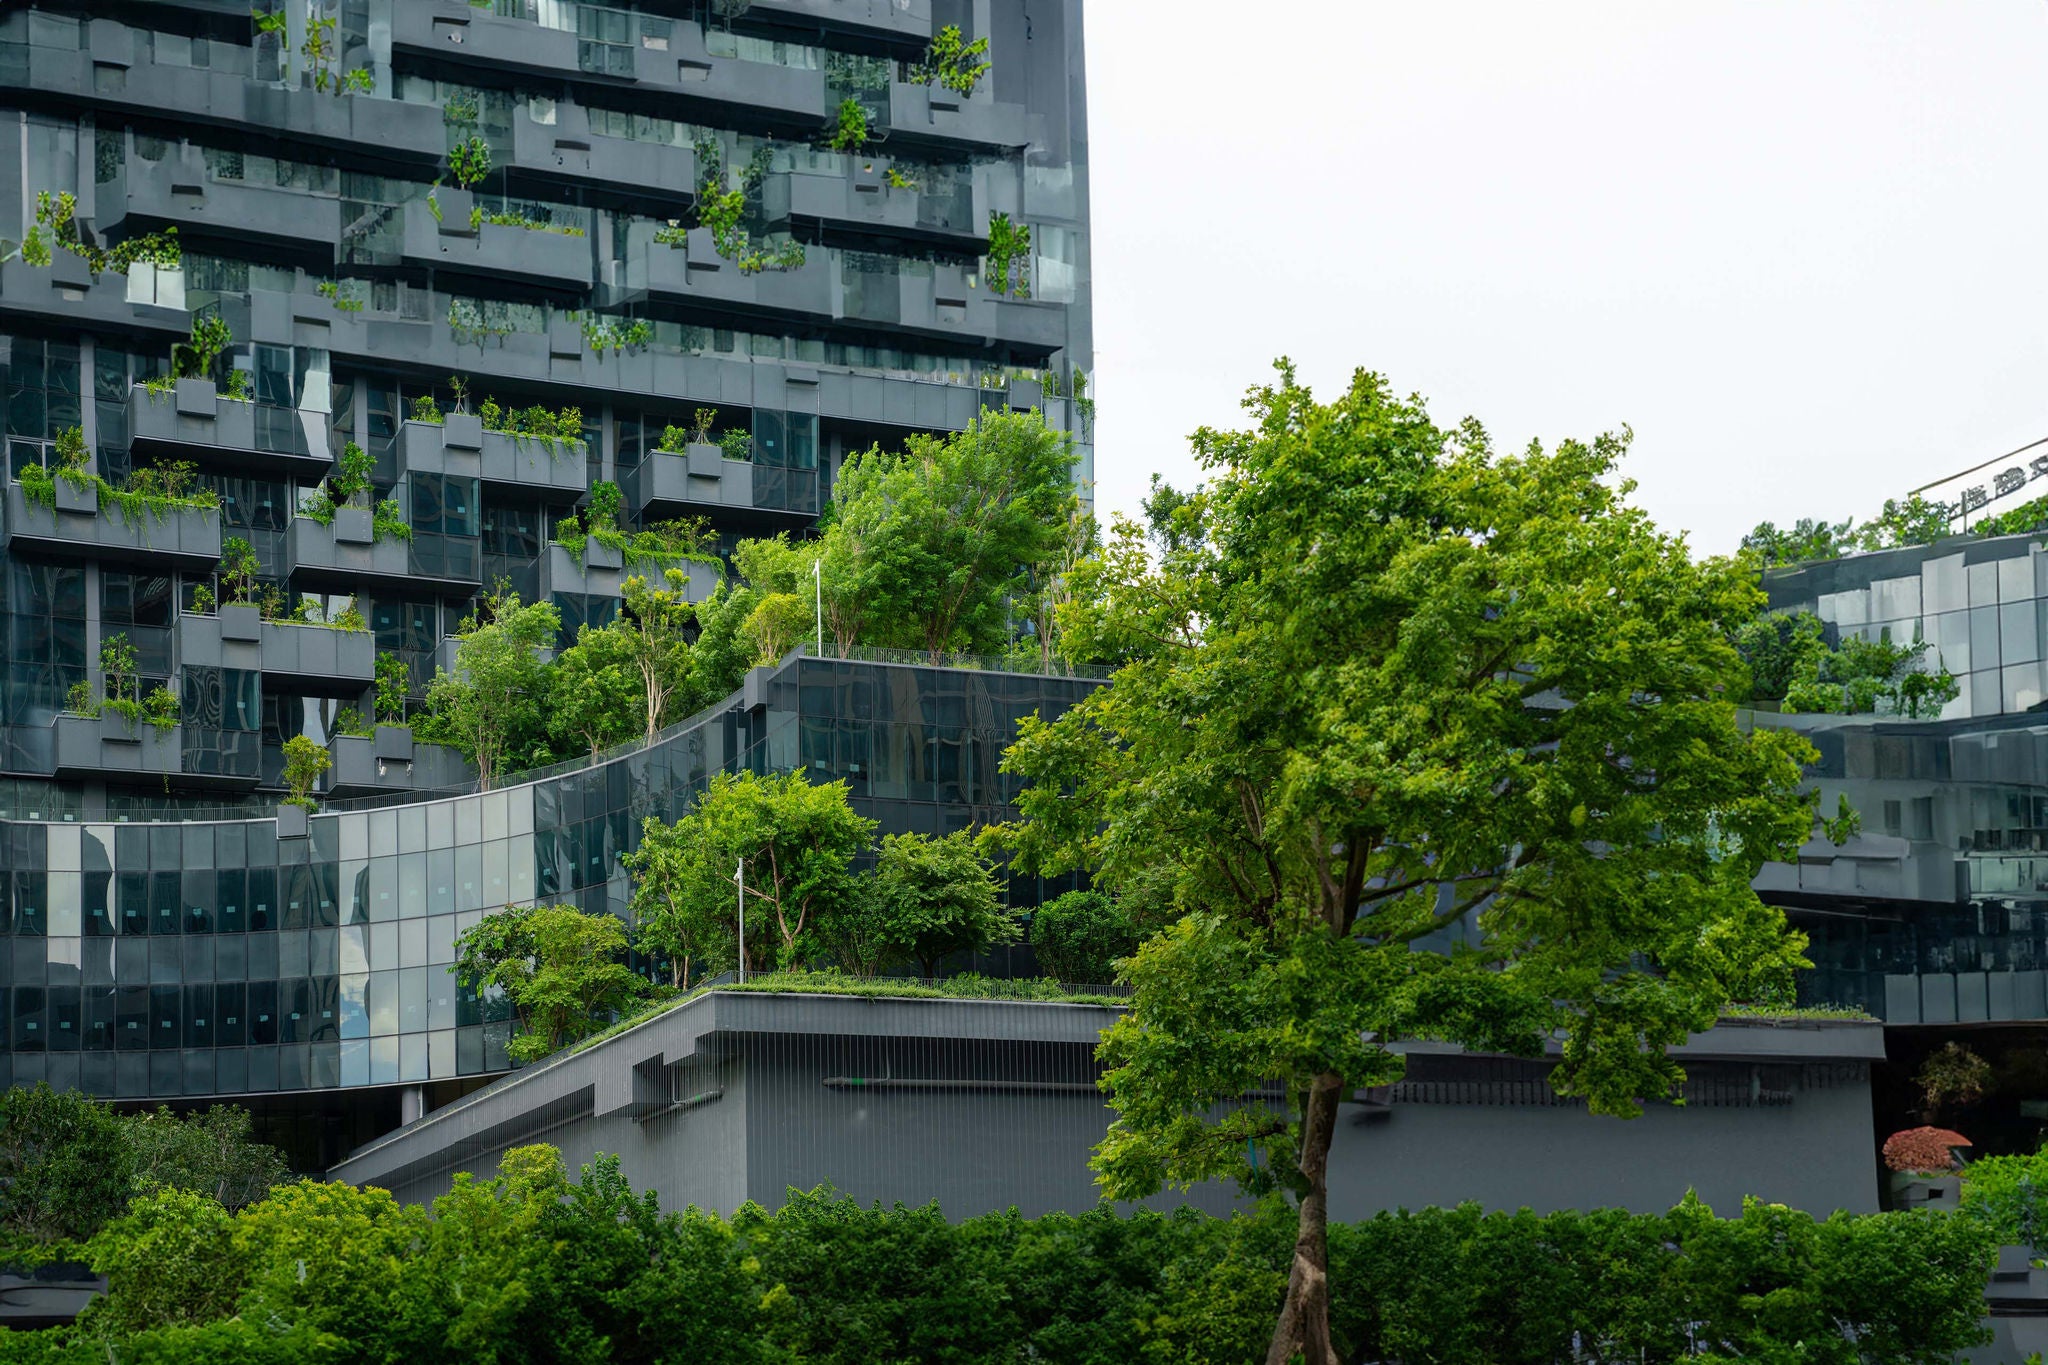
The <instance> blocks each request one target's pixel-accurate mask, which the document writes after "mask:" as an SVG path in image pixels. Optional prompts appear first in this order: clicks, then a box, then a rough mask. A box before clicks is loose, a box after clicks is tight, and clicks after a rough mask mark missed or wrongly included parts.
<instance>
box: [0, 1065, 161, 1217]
mask: <svg viewBox="0 0 2048 1365" xmlns="http://www.w3.org/2000/svg"><path fill="white" fill-rule="evenodd" d="M134 1168H135V1158H134V1154H133V1152H132V1150H131V1149H130V1147H129V1146H128V1144H127V1142H126V1141H124V1140H123V1137H122V1132H121V1121H120V1120H119V1119H118V1118H116V1117H115V1116H114V1113H113V1111H112V1110H110V1109H108V1108H107V1107H106V1106H105V1105H102V1104H98V1103H95V1102H94V1101H92V1100H90V1099H88V1098H87V1097H85V1096H84V1095H80V1094H78V1093H76V1092H73V1091H66V1092H61V1093H60V1092H58V1091H55V1090H52V1089H50V1087H49V1086H48V1085H45V1084H41V1083H38V1084H37V1085H36V1086H35V1087H34V1088H32V1089H31V1088H29V1087H25V1086H14V1087H12V1088H10V1089H9V1090H7V1091H6V1092H5V1093H4V1094H0V1239H4V1241H5V1243H6V1244H7V1245H8V1246H9V1247H14V1246H19V1245H21V1244H23V1243H35V1242H51V1241H59V1240H70V1241H82V1240H83V1239H85V1238H87V1237H90V1236H91V1235H92V1234H93V1233H95V1232H97V1231H98V1230H99V1228H100V1227H101V1225H103V1224H104V1223H106V1221H107V1220H108V1219H110V1218H114V1217H116V1216H118V1215H119V1214H120V1212H121V1210H122V1209H123V1208H124V1207H125V1206H126V1204H127V1200H128V1193H129V1181H130V1179H131V1178H132V1176H133V1173H134Z"/></svg>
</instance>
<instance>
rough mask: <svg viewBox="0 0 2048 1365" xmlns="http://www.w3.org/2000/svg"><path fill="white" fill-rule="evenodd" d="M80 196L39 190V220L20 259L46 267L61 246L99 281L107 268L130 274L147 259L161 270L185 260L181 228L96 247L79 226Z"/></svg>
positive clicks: (171, 268) (22, 246)
mask: <svg viewBox="0 0 2048 1365" xmlns="http://www.w3.org/2000/svg"><path fill="white" fill-rule="evenodd" d="M77 215H78V196H77V195H75V194H72V193H71V192H69V191H68V190H67V191H63V192H60V193H57V194H52V193H50V191H48V190H38V191H36V220H35V223H34V224H33V225H32V226H31V227H30V228H29V230H28V233H27V235H26V236H24V237H23V238H22V243H21V259H22V260H23V262H25V263H26V264H28V265H33V266H46V265H48V264H50V262H51V260H52V259H53V256H52V253H51V247H52V245H53V244H54V245H56V246H61V247H63V248H64V249H65V250H66V251H68V252H70V253H71V254H72V255H74V256H76V257H78V258H79V259H80V260H82V261H84V262H85V268H86V271H87V272H88V273H89V274H91V276H92V277H93V278H94V279H95V280H97V279H98V278H99V277H100V276H101V275H103V274H105V273H107V272H108V271H110V270H111V271H113V272H114V273H115V274H117V275H125V274H127V273H128V270H129V267H131V266H133V265H135V264H136V263H138V262H142V261H147V262H148V263H150V264H151V265H154V266H156V267H157V268H158V269H161V270H175V269H177V268H178V265H179V263H180V261H181V259H182V257H181V256H180V255H179V252H178V230H177V229H176V228H174V227H170V228H165V229H164V230H163V231H162V232H152V233H149V234H148V235H146V236H142V237H130V238H129V239H128V240H127V241H125V242H118V243H116V244H115V245H114V246H112V247H110V248H106V249H102V248H100V247H97V246H94V245H93V244H92V243H91V242H89V241H87V240H86V239H85V234H84V233H82V232H80V231H79V229H78V222H77Z"/></svg>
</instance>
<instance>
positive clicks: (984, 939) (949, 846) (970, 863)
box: [869, 830, 1019, 977]
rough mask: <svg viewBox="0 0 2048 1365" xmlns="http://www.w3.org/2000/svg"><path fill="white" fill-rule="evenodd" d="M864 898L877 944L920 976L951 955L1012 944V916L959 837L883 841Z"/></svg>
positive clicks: (965, 836)
mask: <svg viewBox="0 0 2048 1365" xmlns="http://www.w3.org/2000/svg"><path fill="white" fill-rule="evenodd" d="M869 894H870V900H869V906H870V913H872V914H873V915H874V916H875V917H876V920H877V928H878V930H879V935H880V937H881V938H882V939H883V940H884V941H885V942H887V943H888V944H890V945H891V946H892V947H893V948H894V949H895V951H896V952H899V953H901V954H902V955H904V956H906V957H908V958H910V959H912V960H913V961H915V962H916V963H917V964H918V970H919V971H920V972H922V973H923V974H924V975H925V976H927V977H931V976H937V975H938V969H939V964H940V963H941V962H943V961H944V960H945V959H946V958H949V957H951V956H953V955H954V954H955V953H982V952H987V951H988V950H989V949H990V948H992V947H995V946H996V945H997V944H1002V943H1014V942H1015V941H1016V940H1017V937H1018V933H1019V929H1018V924H1017V919H1016V916H1015V915H1013V914H1012V913H1011V912H1010V910H1009V908H1008V907H1007V906H1005V905H1004V904H1003V898H1002V890H1001V888H1000V887H999V886H998V885H997V884H996V879H995V875H994V873H993V872H992V871H991V870H990V869H989V865H988V864H987V863H986V862H983V861H982V859H981V855H980V854H978V853H976V852H975V850H974V837H973V835H971V834H970V833H968V832H967V831H966V830H959V831H956V832H954V833H952V834H948V835H945V836H943V837H940V838H932V837H930V836H928V835H923V834H891V835H889V836H888V837H887V838H885V839H883V840H882V846H881V848H880V849H879V850H877V852H876V855H875V871H874V881H873V885H872V887H870V888H869Z"/></svg>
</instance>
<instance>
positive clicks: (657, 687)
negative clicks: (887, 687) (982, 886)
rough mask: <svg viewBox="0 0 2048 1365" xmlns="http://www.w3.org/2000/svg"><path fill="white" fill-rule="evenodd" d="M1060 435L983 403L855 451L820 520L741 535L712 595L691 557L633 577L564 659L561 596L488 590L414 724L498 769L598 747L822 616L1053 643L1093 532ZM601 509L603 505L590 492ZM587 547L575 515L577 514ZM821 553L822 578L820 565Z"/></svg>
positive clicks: (741, 669) (961, 644) (881, 633)
mask: <svg viewBox="0 0 2048 1365" xmlns="http://www.w3.org/2000/svg"><path fill="white" fill-rule="evenodd" d="M1073 460H1074V456H1073V452H1072V451H1071V449H1070V448H1069V445H1068V442H1067V438H1066V436H1065V435H1064V434H1063V433H1061V432H1058V431H1055V430H1052V429H1049V428H1047V427H1046V425H1045V422H1044V419H1043V418H1042V417H1041V416H1040V415H1039V414H1037V413H1021V414H1020V413H1007V412H1006V413H993V412H992V413H985V414H983V415H982V417H981V418H980V419H979V420H978V421H977V422H976V423H975V424H974V426H972V427H971V428H970V429H969V430H967V431H963V432H959V433H956V434H954V435H952V436H948V437H946V438H944V439H938V438H927V437H913V438H911V440H910V442H909V444H908V447H907V448H906V449H905V450H903V451H901V452H895V453H887V452H883V451H881V450H880V449H875V450H870V451H868V452H867V453H865V454H862V455H856V456H854V457H852V458H850V459H849V460H848V461H847V462H846V464H845V466H844V467H843V468H842V469H841V471H840V473H839V476H838V478H837V480H836V481H835V483H834V491H833V503H832V506H831V508H830V509H829V510H828V512H827V514H826V516H825V518H824V522H823V527H822V529H821V531H820V534H819V536H818V538H817V539H815V540H811V541H799V542H792V541H791V540H789V539H788V538H787V537H786V536H781V535H778V536H773V537H766V538H761V539H755V540H745V541H741V542H740V543H739V544H738V545H737V546H736V547H734V549H733V551H732V555H731V561H732V572H731V573H730V574H727V575H725V576H724V579H723V581H722V582H721V583H720V584H719V585H718V586H717V588H716V589H715V590H714V591H713V592H712V593H711V595H710V596H709V598H708V599H707V600H704V601H700V602H692V601H690V600H689V592H688V583H687V580H686V578H685V575H684V571H683V570H681V569H679V568H674V567H667V568H660V567H656V568H655V569H654V570H653V571H650V572H648V573H643V574H635V575H633V576H632V577H630V578H628V579H627V581H626V583H625V587H624V593H623V598H624V601H623V610H622V611H621V612H620V614H619V616H618V618H617V619H616V620H614V621H613V622H611V623H610V624H608V625H606V626H603V627H592V626H588V625H585V626H582V627H580V628H579V629H578V631H577V634H576V640H575V643H574V644H573V645H571V646H570V647H569V648H567V649H565V650H563V651H562V653H561V655H560V657H559V658H557V659H556V660H555V661H554V664H553V666H552V667H550V666H548V665H547V664H546V663H544V662H543V653H542V651H544V650H546V649H550V648H552V647H553V646H554V644H555V642H556V640H557V638H558V637H559V635H560V631H561V618H560V614H559V612H557V611H556V609H555V608H554V606H553V605H551V604H549V603H522V602H521V601H520V600H519V599H518V597H517V596H516V595H515V594H512V593H510V592H509V591H504V590H501V591H499V592H497V593H494V594H489V595H487V596H486V598H485V599H484V601H483V604H482V605H481V607H480V608H479V610H478V611H477V612H476V613H475V614H474V616H472V617H471V618H470V619H469V620H467V621H465V622H464V624H463V629H462V631H461V634H460V643H459V644H458V646H457V654H456V667H455V669H454V671H452V672H445V671H444V672H442V673H441V674H439V675H437V676H436V678H435V679H434V680H433V682H432V684H431V685H430V686H429V688H428V692H427V714H426V715H425V716H424V717H422V718H420V719H419V720H418V721H417V722H416V728H417V729H418V731H419V734H420V737H421V738H423V739H428V740H432V741H436V742H440V743H447V744H452V745H454V746H456V747H457V748H459V749H461V750H462V752H463V753H464V754H465V755H466V756H467V757H468V758H469V759H470V760H471V761H472V762H474V763H475V764H476V765H477V768H478V770H479V772H480V773H481V775H482V778H483V781H484V783H485V784H486V785H492V784H494V783H495V782H496V781H497V780H498V779H499V778H500V777H502V776H503V775H504V774H506V773H509V772H514V771H519V770H523V769H528V768H533V767H540V766H544V765H546V764H548V763H552V762H557V761H560V760H564V759H569V758H576V757H579V756H582V755H585V754H594V753H597V752H600V751H602V750H604V749H606V748H609V747H612V746H614V745H618V744H623V743H625V742H627V741H629V740H632V739H635V738H641V739H645V740H651V739H652V738H653V737H654V735H655V734H656V733H657V732H658V731H659V730H660V729H661V728H662V727H663V726H665V725H671V724H674V723H675V722H677V721H679V720H682V719H684V718H686V717H688V716H691V715H693V714H695V713H696V712H697V711H699V710H702V709H703V708H704V707H706V706H708V705H710V704H711V703H713V702H715V701H717V700H719V699H720V698H722V697H725V696H727V695H728V694H730V693H731V692H732V691H734V690H735V689H736V688H738V687H739V685H740V682H741V680H742V679H743V678H744V677H745V674H746V671H747V669H748V668H749V667H751V666H752V665H754V664H757V663H772V662H775V661H776V660H777V659H779V658H780V657H781V656H782V655H783V654H784V653H786V652H787V651H788V650H789V649H790V648H791V647H793V646H795V645H797V644H799V643H802V642H804V641H807V640H811V639H813V638H814V637H815V636H816V635H817V634H818V631H819V618H818V603H819V602H820V601H821V600H822V602H823V606H824V613H825V614H824V628H823V634H824V635H825V636H826V637H827V639H828V640H829V642H830V647H831V648H834V649H836V650H838V651H839V652H840V654H841V655H842V656H844V655H845V654H846V653H848V652H849V651H851V650H852V649H854V648H855V647H857V646H875V647H880V648H890V649H912V650H917V651H920V652H923V653H925V654H927V655H929V656H931V657H933V658H935V659H936V658H938V657H940V656H942V655H944V654H947V653H956V652H969V653H984V654H1006V653H1007V654H1015V655H1018V656H1020V658H1021V657H1027V656H1028V657H1029V658H1032V659H1035V660H1037V661H1039V662H1042V663H1049V662H1050V661H1051V659H1052V657H1053V655H1054V653H1055V649H1056V641H1055V636H1056V630H1057V627H1056V624H1055V621H1056V614H1057V610H1058V608H1059V605H1060V603H1062V602H1064V601H1066V600H1068V598H1069V597H1070V596H1071V592H1072V587H1071V575H1072V573H1073V571H1074V570H1075V568H1076V566H1077V565H1078V564H1079V563H1080V562H1081V560H1082V559H1083V558H1084V557H1085V556H1086V555H1087V554H1088V553H1090V552H1091V551H1092V550H1093V548H1094V545H1095V535H1094V523H1093V520H1092V519H1091V518H1089V517H1088V516H1087V515H1086V513H1085V511H1084V510H1083V508H1082V505H1081V502H1080V499H1079V497H1078V495H1077V494H1076V492H1075V490H1074V488H1073V486H1072V482H1071V471H1072V467H1073ZM590 515H591V517H592V522H591V524H592V525H593V526H597V525H600V524H605V525H609V524H610V522H609V521H608V520H607V518H608V517H615V515H616V513H615V512H606V511H604V510H603V509H600V508H597V507H595V506H593V508H592V511H591V514H590ZM577 529H578V532H579V544H578V548H579V550H580V532H581V530H582V524H581V523H580V522H579V523H578V527H577ZM814 570H815V575H816V576H815V578H814Z"/></svg>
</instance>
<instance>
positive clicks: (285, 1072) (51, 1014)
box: [0, 658, 1096, 1098]
mask: <svg viewBox="0 0 2048 1365" xmlns="http://www.w3.org/2000/svg"><path fill="white" fill-rule="evenodd" d="M1095 685H1096V683H1095V681H1094V680H1091V679H1080V678H1058V677H1039V676H1031V675H1025V674H1015V673H1002V672H991V671H978V670H972V669H959V668H938V667H929V666H913V665H905V664H892V663H880V662H874V661H867V660H856V661H840V660H831V659H811V658H796V659H792V660H789V661H786V662H785V663H783V664H782V665H780V666H779V667H777V668H775V669H773V670H761V671H760V672H759V673H758V674H757V675H756V676H755V677H754V678H752V679H750V680H749V685H748V687H747V688H746V689H745V690H744V691H743V692H741V693H739V694H737V695H735V696H734V697H732V698H730V699H729V700H728V701H727V702H726V703H724V704H723V705H721V706H720V707H718V708H715V709H713V710H711V711H708V712H706V713H704V714H702V715H700V716H698V717H695V718H693V719H692V720H689V721H686V722H684V723H682V724H681V725H678V726H676V727H673V728H671V729H670V730H669V731H668V732H666V733H665V734H664V735H663V736H662V737H661V738H660V739H659V740H658V741H657V742H656V743H655V744H654V745H653V746H651V747H649V748H645V749H638V750H633V751H630V752H624V753H620V754H617V755H615V756H612V757H609V758H607V759H604V760H603V761H600V762H598V763H596V764H593V765H587V766H584V767H581V768H576V769H573V770H570V771H567V772H553V773H550V774H548V775H545V776H540V777H537V778H535V779H533V780H528V781H524V782H521V783H519V784H517V785H514V786H509V787H506V788H504V789H501V790H498V791H493V792H486V793H476V794H466V795H460V796H451V797H447V798H444V799H440V800H430V801H419V800H415V801H413V802H411V803H409V804H402V805H386V806H381V807H372V808H368V809H355V810H346V811H340V812H337V813H334V814H326V815H318V816H315V817H314V818H313V820H312V821H311V833H310V836H309V837H308V838H305V839H285V840H280V839H279V838H278V837H277V830H276V824H275V822H274V821H273V820H267V819H266V820H222V821H188V822H180V823H161V824H106V823H93V822H83V823H56V822H40V821H0V869H4V871H0V939H4V943H0V1019H4V1021H5V1029H6V1034H5V1038H6V1050H5V1052H4V1054H0V1083H7V1082H10V1081H11V1082H13V1083H18V1084H33V1083H34V1082H36V1081H39V1080H48V1081H49V1082H51V1083H52V1084H53V1085H57V1086H60V1087H66V1086H68V1087H75V1088H79V1089H83V1090H86V1091H88V1092H90V1093H93V1094H99V1095H106V1096H112V1097H119V1098H145V1097H174V1096H209V1095H235V1094H261V1093H267V1092H274V1091H303V1090H315V1089H324V1088H329V1087H335V1086H374V1085H387V1084H396V1083H407V1082H424V1081H439V1080H449V1079H455V1078H458V1077H463V1076H477V1075H485V1074H488V1073H491V1072H496V1071H502V1070H504V1069H505V1068H506V1066H507V1062H506V1057H505V1045H506V1043H507V1042H508V1041H509V1039H510V1035H511V1023H510V1020H509V1018H508V1017H507V1015H506V1012H505V1010H504V1008H503V1007H502V1005H501V1004H500V1003H499V1002H498V1001H496V1000H494V999H483V1000H480V999H478V998H476V997H475V996H474V995H473V994H470V993H467V992H464V991H462V990H461V989H459V988H458V987H457V986H456V984H455V979H454V976H453V974H452V970H451V969H452V964H453V962H454V957H455V947H454V945H455V939H456V936H457V935H458V934H460V933H461V932H462V931H463V930H464V929H466V928H468V927H469V926H470V925H472V924H474V923H475V922H476V921H477V920H478V919H479V918H481V917H482V916H483V915H484V914H486V913H488V912H489V911H492V910H495V909H499V908H502V907H504V906H507V905H515V904H522V903H527V902H532V901H536V900H540V901H562V902H570V903H574V904H577V905H580V906H582V907H583V908H585V909H587V910H603V911H610V912H612V913H614V914H619V915H622V916H623V915H624V914H625V913H626V906H627V901H628V898H629V896H630V886H629V884H628V880H627V878H626V875H625V873H624V871H623V869H622V868H621V866H620V862H619V860H620V857H621V855H622V854H624V853H626V852H628V851H630V850H631V849H632V848H634V847H635V846H636V845H637V843H638V839H639V832H640V827H641V821H642V820H643V819H644V818H645V817H647V816H650V815H653V816H659V817H661V818H663V819H672V818H674V817H675V816H676V815H677V814H679V813H680V812H682V811H683V810H685V809H687V808H688V806H689V804H690V802H691V801H692V799H693V798H694V796H695V794H696V793H697V792H699V791H701V790H702V789H703V786H704V784H705V782H706V781H707V780H708V779H709V778H710V776H711V775H712V774H713V773H716V772H721V771H734V770H738V769H741V768H745V769H750V770H753V771H756V772H787V771H793V770H799V769H800V770H802V771H804V772H806V773H808V774H809V775H810V776H811V778H812V779H813V780H814V781H818V782H831V781H838V780H842V779H843V780H845V781H846V782H847V783H848V786H849V789H850V790H851V792H852V795H853V799H854V803H855V805H856V807H857V808H859V809H860V810H861V812H862V813H863V814H866V815H869V816H871V817H873V818H875V819H877V820H879V821H880V822H881V826H882V830H883V832H885V833H895V832H902V831H908V830H917V831H922V832H925V833H931V834H943V833H948V832H950V831H952V830H956V829H962V828H966V827H968V826H970V825H974V824H979V823H985V822H989V821H993V820H999V819H1003V818H1005V817H1006V816H1007V815H1008V814H1009V813H1010V809H1011V806H1010V803H1011V801H1012V800H1013V798H1014V796H1015V794H1016V784H1015V779H1013V778H1009V777H1006V776H1004V775H1003V774H1002V773H1001V772H1000V771H999V765H1000V761H1001V758H1002V751H1003V747H1004V745H1005V744H1006V743H1007V742H1008V739H1009V737H1010V736H1012V735H1014V734H1015V733H1016V727H1017V724H1018V722H1019V721H1020V720H1021V719H1022V718H1023V717H1025V716H1027V715H1030V714H1033V713H1034V712H1036V713H1039V714H1043V715H1046V716H1052V715H1056V714H1058V713H1059V712H1061V711H1063V710H1065V709H1066V707H1068V706H1069V705H1071V704H1072V703H1073V702H1074V701H1075V700H1077V699H1078V698H1079V697H1080V696H1082V695H1084V694H1085V693H1086V691H1087V690H1088V689H1089V688H1091V687H1093V686H1095ZM1011 892H1012V896H1013V898H1015V899H1017V900H1018V901H1019V902H1020V903H1035V902H1036V899H1037V897H1038V894H1039V889H1038V888H1037V887H1036V886H1033V885H1031V884H1028V883H1021V882H1020V883H1017V884H1013V886H1012V888H1011Z"/></svg>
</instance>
